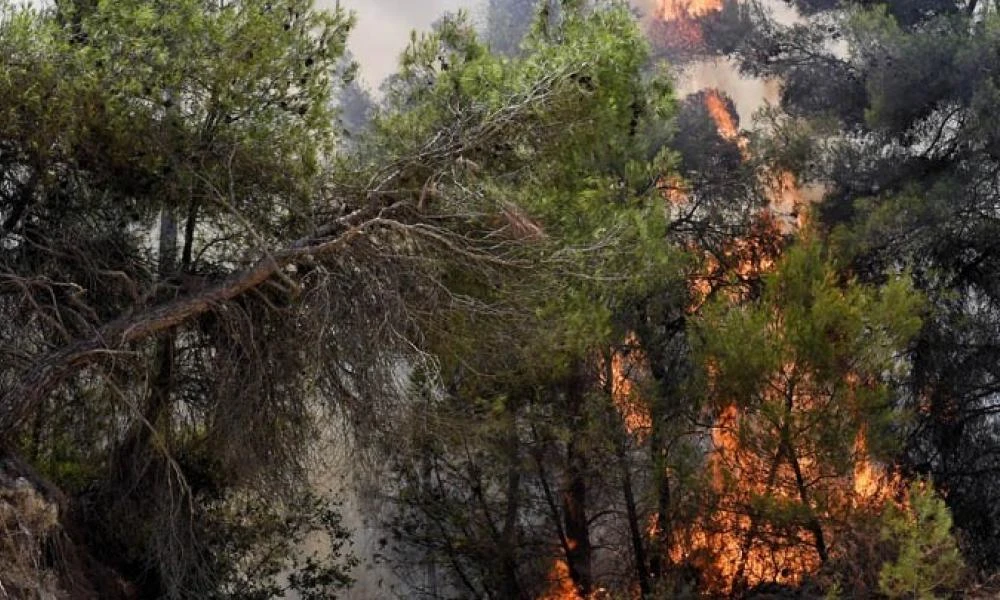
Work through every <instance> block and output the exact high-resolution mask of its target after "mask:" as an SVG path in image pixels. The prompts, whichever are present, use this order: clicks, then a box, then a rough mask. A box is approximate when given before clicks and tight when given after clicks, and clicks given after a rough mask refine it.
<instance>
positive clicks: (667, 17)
mask: <svg viewBox="0 0 1000 600" xmlns="http://www.w3.org/2000/svg"><path fill="white" fill-rule="evenodd" d="M720 10H722V0H660V3H659V6H657V8H656V11H655V17H656V18H657V19H660V20H662V21H681V20H686V19H695V18H698V17H703V16H705V15H707V14H709V13H712V12H718V11H720Z"/></svg>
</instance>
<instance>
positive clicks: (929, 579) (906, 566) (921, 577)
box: [879, 481, 965, 600]
mask: <svg viewBox="0 0 1000 600" xmlns="http://www.w3.org/2000/svg"><path fill="white" fill-rule="evenodd" d="M882 536H883V538H884V539H886V540H888V541H890V542H891V543H892V545H893V546H894V549H895V551H896V552H897V555H896V558H895V559H894V560H891V561H887V562H886V563H884V564H883V565H882V569H881V571H880V573H879V589H880V591H881V592H882V593H883V594H885V595H886V596H887V597H889V598H894V599H895V598H912V599H913V600H934V599H935V598H946V597H948V596H949V595H950V594H952V593H954V592H955V591H956V590H958V586H959V584H960V583H961V582H962V580H963V578H964V577H965V563H964V561H963V560H962V556H961V554H960V553H959V550H958V544H957V543H956V541H955V537H954V535H953V531H952V518H951V511H949V510H948V506H947V505H946V504H945V502H944V500H943V499H942V498H941V496H940V495H939V494H937V493H936V492H935V490H934V488H933V486H932V485H930V482H927V481H914V482H913V483H912V484H911V486H910V489H909V493H908V495H907V498H906V504H905V505H904V507H903V508H900V507H897V506H896V505H895V504H890V505H889V507H888V509H887V510H886V514H885V515H884V517H883V526H882Z"/></svg>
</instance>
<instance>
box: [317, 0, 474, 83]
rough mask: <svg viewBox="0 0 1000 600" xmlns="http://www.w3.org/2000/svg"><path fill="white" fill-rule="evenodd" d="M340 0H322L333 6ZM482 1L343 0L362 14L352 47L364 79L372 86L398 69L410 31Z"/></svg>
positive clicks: (323, 4)
mask: <svg viewBox="0 0 1000 600" xmlns="http://www.w3.org/2000/svg"><path fill="white" fill-rule="evenodd" d="M335 4H336V0H319V1H318V2H317V5H319V6H333V5H335ZM478 4H479V2H478V0H340V5H341V6H343V7H344V8H346V9H348V10H353V11H354V12H355V13H356V14H357V17H358V23H357V26H356V27H355V28H354V31H352V32H351V38H350V43H349V45H350V48H351V51H352V52H354V55H355V56H356V57H357V59H358V62H359V63H361V78H362V79H364V81H365V82H366V83H367V84H368V86H369V87H372V88H376V87H378V84H379V82H380V81H382V79H383V78H385V76H386V75H389V74H390V73H392V72H393V71H395V70H396V61H397V59H398V58H399V54H400V53H401V52H402V51H403V49H404V48H406V44H407V42H408V41H409V39H410V30H412V29H417V30H425V29H427V28H428V27H430V25H431V23H433V22H434V21H435V20H437V19H438V17H440V16H441V15H442V14H443V13H445V12H446V11H455V10H457V9H459V8H469V9H470V10H471V8H472V7H474V6H476V5H478Z"/></svg>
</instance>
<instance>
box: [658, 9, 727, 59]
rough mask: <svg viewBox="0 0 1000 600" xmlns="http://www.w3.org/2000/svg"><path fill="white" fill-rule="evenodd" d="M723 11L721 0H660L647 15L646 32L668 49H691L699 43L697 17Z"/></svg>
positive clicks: (700, 43)
mask: <svg viewBox="0 0 1000 600" xmlns="http://www.w3.org/2000/svg"><path fill="white" fill-rule="evenodd" d="M720 10H722V1H721V0H659V1H658V3H657V4H656V6H655V8H654V9H653V11H652V14H651V15H650V16H651V17H652V20H651V21H650V25H649V33H650V35H651V36H652V37H654V38H656V39H658V40H659V45H660V46H661V47H663V48H665V49H668V50H670V51H690V50H694V49H697V48H699V47H701V46H702V42H703V33H702V28H701V26H700V25H699V24H698V20H699V19H701V18H703V17H705V16H707V15H710V14H712V13H716V12H719V11H720Z"/></svg>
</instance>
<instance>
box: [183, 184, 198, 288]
mask: <svg viewBox="0 0 1000 600" xmlns="http://www.w3.org/2000/svg"><path fill="white" fill-rule="evenodd" d="M197 224H198V201H197V200H196V199H195V198H194V195H193V194H192V196H191V202H190V203H189V204H188V214H187V220H186V221H185V223H184V249H183V250H182V251H181V269H182V270H184V271H190V270H191V257H192V253H193V252H194V232H195V228H196V226H197Z"/></svg>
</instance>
